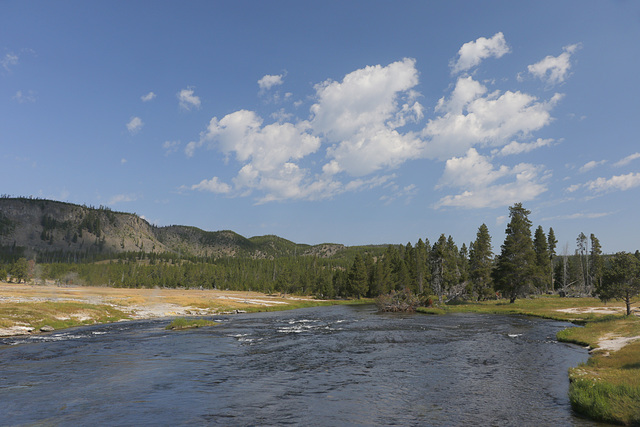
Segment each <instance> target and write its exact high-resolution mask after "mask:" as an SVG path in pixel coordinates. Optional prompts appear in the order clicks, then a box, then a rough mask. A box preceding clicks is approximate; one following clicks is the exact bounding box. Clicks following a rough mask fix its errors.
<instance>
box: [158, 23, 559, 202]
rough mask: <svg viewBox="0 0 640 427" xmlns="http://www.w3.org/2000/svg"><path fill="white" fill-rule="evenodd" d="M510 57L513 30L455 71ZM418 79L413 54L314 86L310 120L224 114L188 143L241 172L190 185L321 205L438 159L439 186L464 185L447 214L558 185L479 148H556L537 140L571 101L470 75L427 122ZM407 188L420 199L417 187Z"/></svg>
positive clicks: (484, 42) (466, 54) (465, 54)
mask: <svg viewBox="0 0 640 427" xmlns="http://www.w3.org/2000/svg"><path fill="white" fill-rule="evenodd" d="M507 52H509V47H508V46H507V44H506V42H505V40H504V36H503V34H502V33H497V34H496V35H494V36H493V37H492V38H490V39H486V38H479V39H477V40H476V41H474V42H470V43H467V44H465V45H464V46H463V47H462V48H461V49H460V52H459V55H458V56H459V58H458V59H457V61H456V62H455V63H453V64H452V68H454V70H456V71H457V72H459V71H466V70H468V69H470V68H471V67H474V66H476V65H478V64H479V63H480V61H481V60H483V59H485V58H489V57H496V58H499V57H501V56H502V55H504V54H505V53H507ZM283 76H284V75H277V76H273V75H266V76H264V77H263V78H262V79H260V80H259V82H258V84H259V86H260V88H261V90H268V89H271V88H273V87H274V86H277V85H280V84H282V78H283ZM418 83H419V73H418V70H417V69H416V62H415V60H414V59H411V58H405V59H403V60H400V61H396V62H393V63H391V64H388V65H386V66H382V65H374V66H367V67H364V68H361V69H357V70H355V71H353V72H350V73H348V74H346V75H345V76H344V78H343V79H342V80H340V81H334V80H326V81H324V82H321V83H319V84H317V85H315V86H314V89H315V97H314V101H313V103H312V105H311V107H310V110H309V113H310V114H309V116H308V118H306V119H303V120H300V119H296V118H295V117H294V116H293V115H292V114H291V113H290V112H289V111H288V110H286V109H280V110H279V111H276V112H275V113H273V114H271V118H272V119H273V120H275V123H270V124H265V123H264V121H263V119H262V118H261V117H260V116H258V115H257V113H255V112H253V111H248V110H239V111H236V112H233V113H230V114H227V115H226V116H224V117H222V118H220V119H218V118H217V117H213V118H212V119H211V121H210V123H209V125H208V127H207V129H206V130H205V131H203V132H202V133H201V134H200V137H199V138H198V139H196V140H194V141H191V142H189V143H188V144H186V146H185V153H186V155H187V156H188V157H191V156H193V155H194V154H195V152H196V151H197V150H199V149H201V148H207V149H215V150H218V151H220V152H221V153H222V154H223V155H224V156H225V158H226V160H227V161H229V160H231V159H233V160H234V161H236V162H237V163H238V172H237V174H236V176H235V177H234V178H232V179H231V181H228V184H226V183H221V182H220V181H218V178H215V180H206V179H205V180H203V181H201V182H200V183H199V184H195V185H193V186H191V187H185V188H191V189H205V188H206V187H207V186H210V187H212V188H214V189H218V190H219V189H220V188H222V189H224V191H225V192H226V193H228V194H231V193H234V194H236V195H239V196H248V195H251V194H254V195H255V196H256V198H257V200H258V201H259V202H260V203H266V202H270V201H277V200H286V199H304V200H318V199H323V198H327V197H332V196H335V195H337V194H342V193H344V192H348V191H359V190H361V189H367V188H374V187H380V186H384V187H385V188H387V187H389V186H391V185H394V186H395V183H393V179H394V175H383V174H379V171H381V170H384V169H392V168H397V167H399V166H401V165H402V164H403V163H405V162H406V161H408V160H415V159H425V158H429V159H439V160H442V161H447V163H446V165H445V169H444V173H443V176H442V178H441V180H440V182H439V183H438V188H440V189H441V188H445V187H453V188H455V189H457V190H459V193H458V194H451V195H448V196H445V197H443V198H442V199H441V200H440V201H439V202H438V203H437V204H436V207H441V206H461V207H486V206H496V205H497V206H502V205H508V204H510V203H513V202H516V201H527V200H531V199H533V198H535V197H537V196H538V195H539V194H541V193H542V192H544V191H546V190H547V186H546V184H545V179H546V178H547V177H548V176H549V173H548V172H547V171H545V170H544V167H542V166H535V165H531V164H527V163H520V164H517V165H515V166H511V167H510V166H497V167H494V165H493V164H491V157H485V156H482V155H480V154H479V153H478V150H479V149H481V148H485V147H491V148H493V151H492V155H498V154H499V155H501V156H507V155H515V154H522V153H528V152H530V151H532V150H534V149H537V148H540V147H545V146H551V145H553V144H554V143H555V142H556V141H555V140H554V139H542V138H538V139H535V140H534V139H533V137H532V134H533V133H534V132H535V131H537V130H539V129H541V128H543V127H545V126H547V125H548V124H550V123H551V122H552V120H553V118H552V116H551V113H550V111H551V110H552V109H553V108H554V107H555V105H556V104H557V103H558V102H559V101H560V100H561V99H562V97H563V95H561V94H558V93H556V94H554V95H552V96H551V97H550V98H548V99H538V98H536V97H535V96H533V95H530V94H527V93H523V92H519V91H511V90H506V91H501V90H489V88H488V86H486V85H489V84H495V82H493V83H488V82H485V83H481V82H479V81H476V80H474V79H473V77H471V76H467V75H465V76H460V77H459V78H457V82H456V84H455V86H454V87H453V89H452V90H451V92H450V94H449V95H448V96H445V97H443V98H442V99H440V100H439V101H438V102H437V105H435V106H434V107H435V108H434V110H433V112H434V115H433V117H432V118H431V119H430V120H428V121H427V123H426V124H424V123H423V124H421V123H420V122H421V121H423V120H424V117H425V108H424V107H423V106H422V105H421V104H420V103H419V102H418V101H417V99H418V98H419V97H420V96H421V95H420V94H419V93H418V92H416V90H415V88H416V86H417V85H418ZM189 90H190V91H191V92H190V94H189V95H191V96H193V90H191V89H189ZM299 105H301V104H299ZM299 105H298V106H299ZM165 144H166V143H165ZM323 145H324V148H325V150H322V148H323ZM175 147H177V145H176V146H175ZM175 147H174V146H173V145H171V146H165V150H167V151H169V150H174V149H177V148H175ZM322 154H325V155H326V156H325V158H324V159H322V158H321V155H322ZM222 184H224V186H221V185H222ZM225 186H226V187H225ZM396 190H397V191H400V189H399V187H397V186H396ZM405 190H406V191H405ZM405 190H403V191H404V192H405V193H406V194H407V195H408V196H410V195H411V194H412V193H414V192H415V187H411V188H406V189H405ZM457 190H456V191H457ZM383 199H384V200H385V201H387V200H389V198H381V200H383Z"/></svg>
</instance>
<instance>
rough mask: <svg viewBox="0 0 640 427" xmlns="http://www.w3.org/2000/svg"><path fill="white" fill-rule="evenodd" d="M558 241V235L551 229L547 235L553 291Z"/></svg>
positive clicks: (552, 287)
mask: <svg viewBox="0 0 640 427" xmlns="http://www.w3.org/2000/svg"><path fill="white" fill-rule="evenodd" d="M557 244H558V240H557V239H556V234H555V233H554V232H553V228H551V227H549V234H547V247H548V248H549V269H550V270H551V279H550V280H551V289H552V290H554V289H555V284H554V272H553V259H554V258H555V257H556V245H557Z"/></svg>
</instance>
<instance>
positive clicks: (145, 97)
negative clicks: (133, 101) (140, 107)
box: [140, 92, 156, 102]
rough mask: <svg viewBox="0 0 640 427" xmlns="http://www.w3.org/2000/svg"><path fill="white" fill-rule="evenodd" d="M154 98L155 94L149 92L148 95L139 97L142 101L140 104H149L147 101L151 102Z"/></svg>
mask: <svg viewBox="0 0 640 427" xmlns="http://www.w3.org/2000/svg"><path fill="white" fill-rule="evenodd" d="M155 97H156V94H155V93H153V92H149V93H148V94H146V95H142V96H141V97H140V99H141V100H142V102H149V101H151V100H152V99H154V98H155Z"/></svg>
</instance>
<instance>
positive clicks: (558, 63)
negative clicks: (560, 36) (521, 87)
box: [527, 44, 580, 85]
mask: <svg viewBox="0 0 640 427" xmlns="http://www.w3.org/2000/svg"><path fill="white" fill-rule="evenodd" d="M579 48H580V44H572V45H569V46H565V47H564V48H563V50H564V52H562V53H561V54H560V55H558V56H551V55H549V56H546V57H545V58H544V59H543V60H541V61H540V62H537V63H535V64H533V65H529V67H527V69H528V70H529V73H531V74H532V75H533V76H534V77H537V78H539V79H540V80H543V81H545V82H547V83H549V84H552V85H554V84H558V83H562V82H564V81H565V80H566V78H567V76H568V75H569V70H570V69H571V55H573V54H574V53H575V52H576V51H577V50H578V49H579Z"/></svg>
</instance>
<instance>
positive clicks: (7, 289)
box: [0, 282, 318, 336]
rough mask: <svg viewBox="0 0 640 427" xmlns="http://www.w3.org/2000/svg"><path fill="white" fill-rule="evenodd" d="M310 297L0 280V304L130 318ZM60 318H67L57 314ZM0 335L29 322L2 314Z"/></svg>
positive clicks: (79, 316) (291, 301)
mask: <svg viewBox="0 0 640 427" xmlns="http://www.w3.org/2000/svg"><path fill="white" fill-rule="evenodd" d="M305 300H309V301H311V300H313V301H318V300H316V299H313V298H310V297H309V298H305V297H299V296H288V295H267V294H263V293H259V292H244V291H224V290H216V289H206V290H200V289H162V288H154V289H130V288H113V287H94V286H61V285H55V284H45V285H33V284H16V283H5V282H0V308H1V307H2V305H4V304H10V303H38V302H47V301H50V302H78V303H85V304H93V305H108V306H111V307H113V308H115V309H118V310H120V311H122V312H124V313H126V314H127V315H128V317H129V318H130V319H152V318H160V317H174V316H189V315H191V316H208V315H216V314H222V313H229V312H235V311H236V310H245V309H247V308H250V307H273V306H285V305H287V304H295V303H296V302H300V301H305ZM70 317H73V318H75V319H77V320H79V321H83V320H91V319H90V317H89V316H85V317H83V314H82V313H80V314H79V313H74V314H71V315H70ZM58 318H59V319H60V320H64V319H65V318H66V319H68V318H69V317H65V316H64V315H61V316H60V317H58ZM0 320H4V321H5V327H0V336H10V335H21V334H25V333H29V330H31V329H33V328H30V327H29V325H26V324H20V323H16V322H14V323H16V324H13V325H7V323H11V319H8V318H2V319H0Z"/></svg>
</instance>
